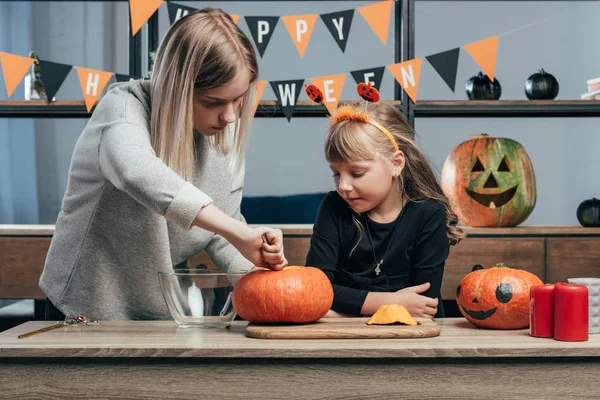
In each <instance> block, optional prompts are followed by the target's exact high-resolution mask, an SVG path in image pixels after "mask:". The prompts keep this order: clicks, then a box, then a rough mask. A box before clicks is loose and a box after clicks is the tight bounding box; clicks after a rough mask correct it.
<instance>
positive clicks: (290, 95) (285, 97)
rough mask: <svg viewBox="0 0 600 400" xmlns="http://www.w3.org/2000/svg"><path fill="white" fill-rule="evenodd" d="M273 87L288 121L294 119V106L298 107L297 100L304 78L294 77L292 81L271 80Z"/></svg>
mask: <svg viewBox="0 0 600 400" xmlns="http://www.w3.org/2000/svg"><path fill="white" fill-rule="evenodd" d="M269 83H270V84H271V88H272V89H273V91H274V92H275V95H276V96H277V101H279V104H281V108H282V110H283V114H284V115H285V117H286V118H287V120H288V122H290V120H291V119H292V115H293V114H294V108H296V102H297V101H298V96H299V95H300V91H301V90H302V88H303V86H302V85H303V84H304V79H294V80H290V81H271V82H269Z"/></svg>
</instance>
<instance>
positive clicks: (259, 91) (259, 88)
mask: <svg viewBox="0 0 600 400" xmlns="http://www.w3.org/2000/svg"><path fill="white" fill-rule="evenodd" d="M266 85H267V81H258V86H257V88H256V99H255V100H254V112H253V113H252V115H253V116H254V114H256V110H257V109H258V104H259V103H260V98H261V97H262V95H263V92H264V90H265V86H266Z"/></svg>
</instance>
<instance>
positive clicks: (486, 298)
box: [456, 264, 543, 329]
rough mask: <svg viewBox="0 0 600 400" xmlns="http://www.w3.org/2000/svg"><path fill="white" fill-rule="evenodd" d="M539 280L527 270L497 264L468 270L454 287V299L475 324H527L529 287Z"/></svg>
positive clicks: (500, 326) (513, 326)
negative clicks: (486, 267)
mask: <svg viewBox="0 0 600 400" xmlns="http://www.w3.org/2000/svg"><path fill="white" fill-rule="evenodd" d="M542 284H543V283H542V281H541V280H540V278H538V277H537V276H535V275H534V274H532V273H530V272H527V271H525V270H520V269H513V268H508V267H506V266H505V265H504V264H497V265H495V266H493V267H492V268H488V269H479V270H474V271H473V272H471V273H469V274H467V275H466V276H465V277H464V278H463V279H462V280H461V282H460V284H459V285H458V288H457V289H456V303H457V304H458V308H459V309H460V312H461V313H462V315H463V316H464V317H465V318H466V319H467V320H468V321H469V322H471V323H472V324H473V325H475V326H477V327H480V328H491V329H522V328H527V327H528V326H529V299H530V288H531V286H535V285H542Z"/></svg>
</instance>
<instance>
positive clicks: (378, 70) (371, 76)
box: [350, 67, 385, 90]
mask: <svg viewBox="0 0 600 400" xmlns="http://www.w3.org/2000/svg"><path fill="white" fill-rule="evenodd" d="M384 72H385V67H375V68H367V69H359V70H358V71H350V74H351V75H352V77H353V78H354V80H355V81H356V84H357V85H358V84H359V83H362V82H364V83H369V82H371V85H372V86H373V87H374V88H375V89H377V90H379V89H380V88H381V81H382V80H383V73H384Z"/></svg>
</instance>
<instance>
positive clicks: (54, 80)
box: [40, 60, 73, 103]
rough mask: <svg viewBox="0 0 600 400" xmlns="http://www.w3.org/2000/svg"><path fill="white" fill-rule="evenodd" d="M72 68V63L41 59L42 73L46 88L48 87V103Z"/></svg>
mask: <svg viewBox="0 0 600 400" xmlns="http://www.w3.org/2000/svg"><path fill="white" fill-rule="evenodd" d="M72 68H73V66H72V65H67V64H59V63H55V62H52V61H44V60H40V74H41V76H42V82H43V84H44V88H46V96H47V101H48V103H50V102H51V101H52V99H53V98H54V96H55V95H56V92H58V89H60V87H61V86H62V84H63V82H64V81H65V79H66V78H67V75H69V72H71V69H72Z"/></svg>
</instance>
